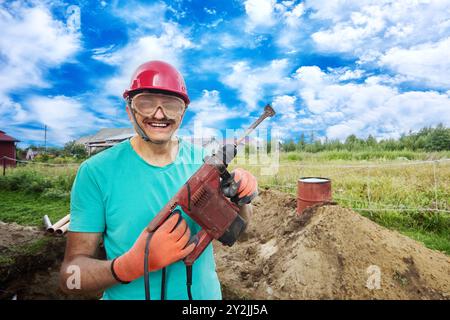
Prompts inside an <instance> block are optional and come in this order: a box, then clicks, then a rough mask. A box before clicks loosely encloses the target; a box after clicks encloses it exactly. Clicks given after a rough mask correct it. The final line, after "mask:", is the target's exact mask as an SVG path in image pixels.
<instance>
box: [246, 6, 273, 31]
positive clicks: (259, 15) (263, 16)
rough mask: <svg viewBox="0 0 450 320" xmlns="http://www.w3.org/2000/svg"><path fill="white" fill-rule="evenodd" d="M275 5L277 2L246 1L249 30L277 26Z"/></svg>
mask: <svg viewBox="0 0 450 320" xmlns="http://www.w3.org/2000/svg"><path fill="white" fill-rule="evenodd" d="M275 3H276V0H246V1H245V2H244V6H245V12H246V13H247V16H248V20H247V30H248V31H252V30H254V29H256V28H258V27H263V28H267V27H271V26H273V25H274V24H275V20H274V18H273V12H274V6H275Z"/></svg>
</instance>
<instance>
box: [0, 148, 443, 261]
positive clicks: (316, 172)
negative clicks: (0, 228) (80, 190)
mask: <svg viewBox="0 0 450 320" xmlns="http://www.w3.org/2000/svg"><path fill="white" fill-rule="evenodd" d="M449 157H450V155H449V154H448V152H447V153H445V152H444V153H433V154H430V153H413V152H409V151H408V152H391V153H386V152H385V153H380V154H378V153H372V154H370V153H366V152H360V153H352V154H350V155H349V154H348V153H347V152H323V153H317V154H310V153H309V154H306V153H305V154H302V153H282V154H281V156H280V162H279V166H278V167H276V168H275V170H274V172H273V174H271V175H267V174H264V172H262V171H261V169H263V168H264V167H265V166H262V165H249V164H244V163H242V161H243V159H238V162H239V164H232V165H231V168H233V167H236V166H240V167H244V168H247V169H248V170H250V171H251V172H252V173H254V174H255V175H256V176H257V177H258V183H259V186H260V187H261V188H273V189H278V190H281V191H283V192H288V193H292V194H295V193H296V188H297V180H298V178H300V177H304V176H321V177H328V178H331V179H332V186H333V197H334V199H335V200H336V201H338V203H339V204H340V205H341V206H344V207H349V208H353V209H354V210H356V211H358V212H360V213H361V214H362V215H364V216H366V217H368V218H370V219H372V220H374V221H376V222H377V223H379V224H381V225H383V226H385V227H387V228H390V229H393V230H397V231H399V232H401V233H403V234H405V235H408V236H410V237H412V238H414V239H416V240H418V241H421V242H423V243H424V244H425V245H426V246H428V247H430V248H433V249H437V250H440V251H444V252H446V253H447V254H450V212H449V211H450V161H447V160H442V159H446V158H449ZM408 159H409V160H408ZM437 159H441V160H439V161H433V160H437ZM423 161H425V162H423ZM76 169H77V167H76V166H68V167H42V166H35V167H31V166H27V167H18V168H16V169H8V170H7V173H6V176H5V177H2V176H0V190H1V192H0V220H1V221H7V222H12V221H15V222H17V223H20V224H30V225H41V224H42V216H43V215H44V214H47V215H49V217H50V218H51V219H52V221H56V220H57V219H58V218H60V217H62V216H64V215H65V214H67V213H68V211H69V196H70V188H71V185H72V182H73V179H74V177H75V174H76ZM266 173H267V172H266Z"/></svg>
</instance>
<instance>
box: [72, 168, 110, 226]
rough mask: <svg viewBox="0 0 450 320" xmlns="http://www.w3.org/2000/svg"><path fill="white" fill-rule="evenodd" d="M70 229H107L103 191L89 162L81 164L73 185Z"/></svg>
mask: <svg viewBox="0 0 450 320" xmlns="http://www.w3.org/2000/svg"><path fill="white" fill-rule="evenodd" d="M69 231H74V232H104V231H105V207H104V203H103V198H102V193H101V190H100V188H99V185H98V183H97V181H96V180H95V179H94V177H93V175H92V172H91V169H90V167H89V165H88V163H83V164H82V165H81V166H80V168H79V169H78V173H77V176H76V177H75V181H74V183H73V186H72V192H71V195H70V224H69Z"/></svg>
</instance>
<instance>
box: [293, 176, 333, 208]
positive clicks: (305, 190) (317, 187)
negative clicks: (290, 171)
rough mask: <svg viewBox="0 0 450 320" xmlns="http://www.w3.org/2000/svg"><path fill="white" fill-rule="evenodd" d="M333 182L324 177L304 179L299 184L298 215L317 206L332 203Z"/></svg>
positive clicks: (299, 180)
mask: <svg viewBox="0 0 450 320" xmlns="http://www.w3.org/2000/svg"><path fill="white" fill-rule="evenodd" d="M331 199H332V196H331V180H330V179H328V178H322V177H302V178H300V179H298V184H297V214H299V215H300V214H302V212H303V211H304V210H305V209H306V208H308V207H311V206H313V205H315V204H318V203H321V202H326V201H331Z"/></svg>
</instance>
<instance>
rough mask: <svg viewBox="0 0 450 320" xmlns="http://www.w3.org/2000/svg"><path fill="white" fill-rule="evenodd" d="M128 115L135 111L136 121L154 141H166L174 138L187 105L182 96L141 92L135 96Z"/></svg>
mask: <svg viewBox="0 0 450 320" xmlns="http://www.w3.org/2000/svg"><path fill="white" fill-rule="evenodd" d="M131 108H132V109H133V110H130V109H129V107H127V112H128V117H129V118H130V120H131V121H133V120H132V119H133V118H132V117H131V114H130V112H133V111H134V114H135V117H136V121H137V123H138V124H139V126H140V127H141V128H142V130H144V132H145V133H146V134H147V136H148V137H149V138H150V140H151V141H152V142H154V143H165V142H167V141H169V140H170V139H171V138H172V135H173V134H174V132H175V131H176V130H177V129H178V127H179V126H180V124H181V120H182V119H183V115H184V112H185V110H186V105H185V103H184V101H183V100H181V99H180V98H177V97H174V96H170V95H165V94H159V93H158V94H156V93H140V94H138V95H136V96H134V97H133V99H132V102H131Z"/></svg>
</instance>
